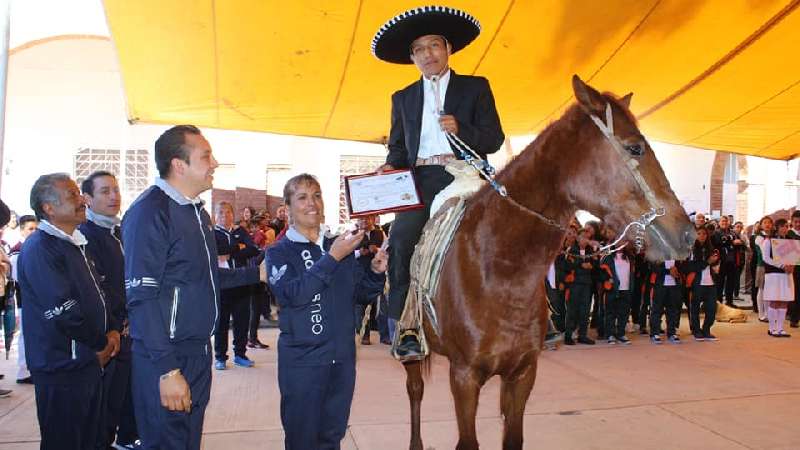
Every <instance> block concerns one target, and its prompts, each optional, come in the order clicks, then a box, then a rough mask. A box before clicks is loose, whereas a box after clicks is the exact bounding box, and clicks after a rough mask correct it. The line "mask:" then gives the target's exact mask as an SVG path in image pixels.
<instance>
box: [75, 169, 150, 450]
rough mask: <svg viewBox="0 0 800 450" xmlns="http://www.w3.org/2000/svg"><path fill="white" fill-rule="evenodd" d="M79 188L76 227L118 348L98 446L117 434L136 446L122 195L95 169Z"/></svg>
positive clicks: (122, 442) (106, 384) (123, 443)
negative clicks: (81, 202) (81, 213)
mask: <svg viewBox="0 0 800 450" xmlns="http://www.w3.org/2000/svg"><path fill="white" fill-rule="evenodd" d="M81 191H82V192H83V196H84V199H85V200H86V204H87V206H88V209H87V210H86V222H84V223H82V224H81V225H80V226H79V227H78V228H79V229H80V230H81V232H82V233H83V235H84V236H86V239H87V240H88V241H89V243H88V244H87V245H86V252H87V253H88V255H89V256H90V257H91V259H92V260H93V261H94V264H95V269H97V272H98V274H99V275H100V286H101V287H102V289H103V293H104V294H105V298H106V308H107V309H108V311H109V313H110V314H111V317H113V319H114V320H113V322H112V323H113V328H112V330H113V332H116V333H118V334H119V335H120V350H119V354H118V355H117V356H116V357H114V358H112V359H111V361H109V363H108V365H107V366H106V368H105V372H104V373H103V425H102V427H101V432H100V436H99V438H100V439H99V445H98V446H99V448H102V449H107V448H108V447H109V446H111V444H113V443H114V439H115V438H116V440H117V445H118V446H119V447H123V448H136V447H135V442H136V440H137V439H139V435H138V433H137V432H136V419H135V418H134V415H133V399H132V397H131V395H130V394H131V392H130V384H131V339H130V336H129V333H128V326H127V325H128V312H127V309H126V308H125V256H124V252H123V249H122V240H121V239H122V233H121V231H120V226H119V225H120V220H119V217H117V215H118V214H119V209H120V200H121V196H120V192H119V184H118V183H117V178H116V177H115V176H114V174H112V173H110V172H106V171H97V172H94V173H92V174H91V175H89V177H88V178H86V179H85V180H84V181H83V183H82V184H81ZM117 427H119V433H118V432H117Z"/></svg>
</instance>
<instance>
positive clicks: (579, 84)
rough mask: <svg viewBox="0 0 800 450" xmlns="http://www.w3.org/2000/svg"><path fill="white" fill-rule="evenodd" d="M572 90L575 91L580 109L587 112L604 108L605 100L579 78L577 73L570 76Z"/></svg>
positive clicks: (594, 111)
mask: <svg viewBox="0 0 800 450" xmlns="http://www.w3.org/2000/svg"><path fill="white" fill-rule="evenodd" d="M572 90H573V91H575V98H576V99H578V104H580V105H581V109H583V110H584V111H586V112H587V113H589V114H592V113H597V112H601V111H603V110H605V107H606V102H605V100H604V99H603V96H602V95H600V93H599V92H597V91H596V90H594V89H592V87H591V86H589V85H587V84H586V83H584V82H583V80H581V78H580V77H579V76H578V75H573V76H572Z"/></svg>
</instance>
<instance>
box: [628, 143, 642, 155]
mask: <svg viewBox="0 0 800 450" xmlns="http://www.w3.org/2000/svg"><path fill="white" fill-rule="evenodd" d="M625 150H627V151H628V153H630V154H631V155H632V156H642V155H644V146H643V145H642V144H630V145H626V146H625Z"/></svg>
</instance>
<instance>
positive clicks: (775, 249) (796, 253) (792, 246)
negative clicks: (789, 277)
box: [771, 239, 800, 266]
mask: <svg viewBox="0 0 800 450" xmlns="http://www.w3.org/2000/svg"><path fill="white" fill-rule="evenodd" d="M771 242H772V258H773V259H774V260H775V261H777V262H778V263H779V264H783V265H784V266H800V240H796V239H772V240H771Z"/></svg>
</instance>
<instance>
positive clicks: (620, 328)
mask: <svg viewBox="0 0 800 450" xmlns="http://www.w3.org/2000/svg"><path fill="white" fill-rule="evenodd" d="M604 303H605V304H604V305H603V306H604V308H603V309H604V311H605V315H606V324H605V325H606V326H605V332H606V336H609V337H610V336H614V337H622V336H625V325H627V324H628V314H629V313H630V309H631V291H630V290H627V291H619V290H615V291H610V292H607V293H606V295H605V302H604Z"/></svg>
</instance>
